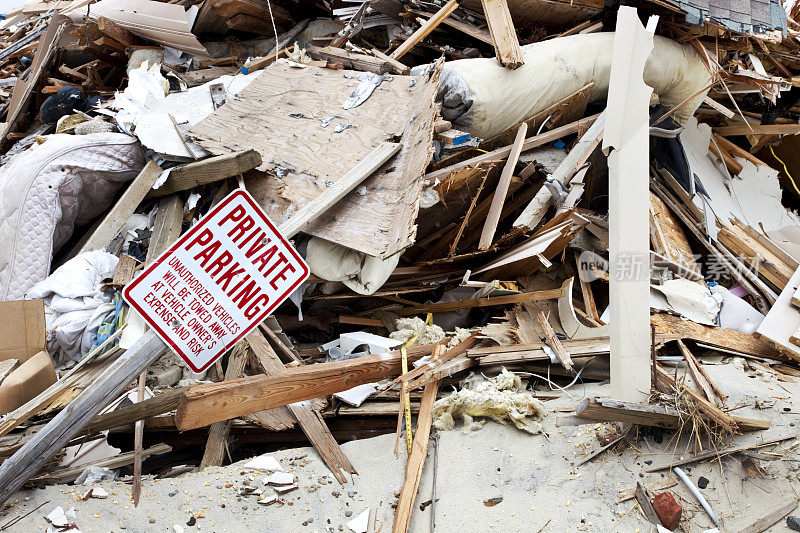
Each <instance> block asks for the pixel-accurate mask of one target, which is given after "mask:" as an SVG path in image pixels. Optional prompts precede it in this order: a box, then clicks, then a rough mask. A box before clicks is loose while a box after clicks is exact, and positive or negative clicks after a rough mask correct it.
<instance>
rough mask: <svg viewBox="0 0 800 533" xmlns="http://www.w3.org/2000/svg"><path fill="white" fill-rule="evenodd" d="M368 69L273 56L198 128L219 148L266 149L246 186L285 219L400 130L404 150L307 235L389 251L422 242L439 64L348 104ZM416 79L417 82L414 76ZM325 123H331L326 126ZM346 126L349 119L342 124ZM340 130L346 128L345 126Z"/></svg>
mask: <svg viewBox="0 0 800 533" xmlns="http://www.w3.org/2000/svg"><path fill="white" fill-rule="evenodd" d="M363 76H364V73H363V72H357V71H349V70H332V69H325V68H318V67H314V66H309V67H307V68H304V69H298V68H292V67H289V66H287V65H284V64H280V63H275V64H273V65H270V67H269V68H266V69H265V70H264V73H263V74H262V75H261V76H260V77H259V78H258V79H257V80H255V81H253V82H252V83H251V84H250V85H249V86H248V87H247V89H245V90H244V91H242V92H241V93H239V94H238V95H237V96H235V97H234V98H232V99H230V100H228V102H227V103H226V104H225V105H224V106H222V107H220V108H219V109H217V110H216V111H215V112H214V113H212V114H211V115H210V116H209V117H207V118H206V119H204V120H203V121H201V122H199V123H198V124H196V125H195V126H194V128H193V129H192V135H194V136H195V137H196V138H197V140H198V142H199V143H200V144H201V145H202V146H203V147H204V148H205V149H206V150H208V151H209V152H211V153H213V154H223V153H228V152H232V151H237V150H246V149H249V148H253V149H255V150H257V151H258V152H259V153H260V154H261V158H262V160H263V163H262V164H261V165H260V166H259V167H258V170H260V171H264V172H265V173H266V174H267V178H266V179H265V178H263V177H255V178H253V177H251V178H250V179H248V180H247V181H246V184H247V188H248V190H249V191H250V192H251V193H252V194H253V196H254V197H255V198H256V200H257V201H258V202H259V203H260V204H261V205H262V206H263V207H264V209H265V210H266V211H267V213H268V214H269V216H270V217H271V218H272V219H273V220H274V221H275V222H276V223H278V224H280V223H282V222H284V221H285V220H286V219H287V218H288V217H289V216H290V215H291V214H292V213H294V212H296V211H297V210H298V209H299V208H301V207H303V206H304V205H305V204H307V203H308V202H309V201H311V200H313V199H314V198H316V197H317V196H318V195H319V194H321V193H322V192H323V191H324V190H326V189H327V188H328V187H330V186H331V185H332V184H333V183H335V182H336V181H337V180H338V179H339V178H341V177H342V176H343V175H345V173H347V172H348V171H349V170H350V169H352V168H353V167H354V166H355V165H356V164H357V163H359V162H360V161H361V160H362V159H364V158H365V157H366V156H367V155H368V154H369V153H370V152H371V151H372V150H373V149H374V148H375V147H376V146H378V144H379V143H381V142H384V141H387V140H392V139H390V137H393V136H401V135H402V139H401V143H402V145H403V146H402V148H401V150H400V152H399V153H398V154H397V156H395V157H394V158H392V159H391V160H389V161H388V162H387V163H386V164H385V165H384V166H383V167H381V168H380V169H378V170H377V171H376V172H375V174H374V175H373V176H371V177H370V178H368V179H367V180H366V181H365V182H364V183H363V188H362V187H359V188H357V189H356V190H355V191H353V192H351V193H350V194H348V195H347V196H346V197H345V198H344V199H343V200H341V201H340V202H339V203H338V204H337V205H336V206H334V207H333V208H331V209H329V210H328V211H327V212H326V213H324V214H323V215H322V216H320V217H319V218H318V219H317V220H316V221H315V222H314V223H313V224H311V225H310V226H309V227H308V228H306V229H304V231H305V232H306V233H309V234H311V235H315V236H317V237H321V238H324V239H327V240H329V241H331V242H334V243H337V244H341V245H343V246H346V247H348V248H353V249H355V250H358V251H361V252H364V253H367V254H369V255H374V256H379V257H384V258H385V257H388V256H390V255H392V254H394V253H396V252H397V251H399V250H402V249H403V248H405V247H407V246H409V245H410V244H412V243H413V242H414V237H415V234H416V225H415V223H414V221H415V219H416V217H417V212H418V210H419V196H420V194H421V191H422V176H423V174H424V171H425V167H426V166H427V164H428V161H429V160H430V157H431V146H432V144H431V140H432V138H433V122H434V116H435V110H434V97H435V95H436V91H437V88H438V85H439V70H438V69H437V70H434V71H433V72H432V73H430V74H427V75H424V76H420V77H413V78H412V77H408V76H391V77H387V78H386V79H384V81H383V82H382V83H381V84H380V85H379V86H378V87H377V88H376V89H375V91H374V92H373V93H372V95H371V96H370V97H369V98H368V99H367V100H366V101H365V102H364V103H362V104H361V105H359V106H357V107H354V108H352V109H343V108H342V104H343V103H344V101H345V100H346V99H347V98H348V96H349V95H350V94H351V93H352V92H353V91H354V90H355V89H356V87H358V86H359V84H360V83H361V81H360V80H359V77H363ZM412 80H413V83H412ZM326 123H327V124H326ZM343 125H349V126H347V127H346V128H344V129H342V128H343V127H344V126H343ZM337 130H341V131H338V132H337Z"/></svg>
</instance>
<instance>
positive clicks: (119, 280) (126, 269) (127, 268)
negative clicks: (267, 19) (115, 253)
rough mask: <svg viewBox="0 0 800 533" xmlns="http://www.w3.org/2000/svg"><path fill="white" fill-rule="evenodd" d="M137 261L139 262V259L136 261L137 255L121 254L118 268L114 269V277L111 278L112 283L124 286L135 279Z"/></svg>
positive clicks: (116, 285)
mask: <svg viewBox="0 0 800 533" xmlns="http://www.w3.org/2000/svg"><path fill="white" fill-rule="evenodd" d="M136 263H138V261H136V258H135V257H133V256H131V255H128V254H122V255H120V256H119V262H117V268H115V269H114V277H113V278H112V279H111V284H112V285H114V286H115V287H124V286H125V285H126V284H127V283H128V282H129V281H130V280H132V279H133V273H134V272H135V270H136Z"/></svg>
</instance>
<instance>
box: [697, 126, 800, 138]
mask: <svg viewBox="0 0 800 533" xmlns="http://www.w3.org/2000/svg"><path fill="white" fill-rule="evenodd" d="M713 131H714V133H716V134H717V135H721V136H723V137H726V136H727V137H732V136H734V135H797V134H798V133H800V124H764V125H759V124H754V125H752V126H722V127H720V128H713Z"/></svg>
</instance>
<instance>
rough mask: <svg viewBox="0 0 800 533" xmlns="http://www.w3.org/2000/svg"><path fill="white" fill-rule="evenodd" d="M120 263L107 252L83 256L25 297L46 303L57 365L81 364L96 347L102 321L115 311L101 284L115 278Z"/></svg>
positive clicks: (49, 344)
mask: <svg viewBox="0 0 800 533" xmlns="http://www.w3.org/2000/svg"><path fill="white" fill-rule="evenodd" d="M118 261H119V259H118V258H117V256H115V255H113V254H109V253H107V252H105V251H104V250H95V251H93V252H85V253H82V254H80V255H78V256H76V257H73V258H72V259H70V260H69V261H67V262H66V263H64V264H63V265H61V266H60V267H58V269H56V271H55V272H53V273H52V274H50V275H49V276H48V277H47V278H46V279H44V280H42V281H40V282H39V283H37V284H36V285H34V286H33V287H32V288H31V289H29V290H28V292H27V293H26V294H25V296H26V298H42V299H44V305H45V320H46V323H47V350H48V352H49V353H50V355H51V356H52V357H53V358H54V359H56V360H57V361H58V362H60V363H64V362H66V361H67V360H68V359H71V360H74V361H79V360H80V359H81V357H82V356H83V355H84V354H86V353H87V352H88V351H89V349H90V348H91V346H92V344H93V343H94V340H95V338H96V337H97V328H98V327H100V324H102V323H103V319H104V318H105V317H106V315H108V313H110V312H111V311H113V310H114V304H112V303H110V302H111V298H110V296H107V295H106V294H104V293H103V292H102V291H101V290H100V283H101V282H102V281H103V280H104V279H106V278H111V277H113V275H114V270H115V269H116V268H117V262H118Z"/></svg>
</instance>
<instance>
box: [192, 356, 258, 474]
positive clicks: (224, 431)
mask: <svg viewBox="0 0 800 533" xmlns="http://www.w3.org/2000/svg"><path fill="white" fill-rule="evenodd" d="M246 364H247V350H246V349H245V348H244V345H243V344H242V343H239V344H237V345H236V346H234V348H233V350H232V351H231V354H230V356H229V357H228V366H227V367H226V368H225V379H236V378H238V377H241V376H242V374H243V373H244V367H245V365H246ZM230 430H231V421H230V420H223V421H222V422H215V423H213V424H211V428H209V430H208V440H206V449H205V451H204V452H203V459H202V460H201V461H200V468H206V467H208V466H222V461H223V460H224V459H225V449H226V448H227V447H228V433H230Z"/></svg>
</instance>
